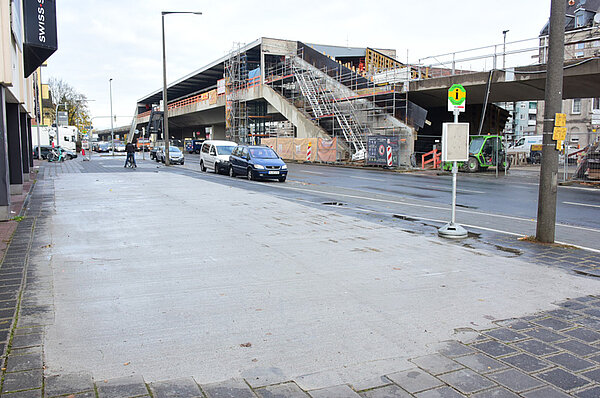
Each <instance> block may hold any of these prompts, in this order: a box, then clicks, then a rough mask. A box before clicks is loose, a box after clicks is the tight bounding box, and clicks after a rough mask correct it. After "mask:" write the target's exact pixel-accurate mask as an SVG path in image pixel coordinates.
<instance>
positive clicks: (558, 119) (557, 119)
mask: <svg viewBox="0 0 600 398" xmlns="http://www.w3.org/2000/svg"><path fill="white" fill-rule="evenodd" d="M554 125H555V126H556V127H565V126H566V125H567V115H566V114H565V113H556V114H555V115H554Z"/></svg>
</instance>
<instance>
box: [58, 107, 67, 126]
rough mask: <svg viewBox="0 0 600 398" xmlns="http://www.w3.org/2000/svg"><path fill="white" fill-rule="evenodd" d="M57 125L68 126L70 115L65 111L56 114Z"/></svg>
mask: <svg viewBox="0 0 600 398" xmlns="http://www.w3.org/2000/svg"><path fill="white" fill-rule="evenodd" d="M56 124H57V125H59V126H68V125H69V114H68V113H67V112H65V111H59V112H56Z"/></svg>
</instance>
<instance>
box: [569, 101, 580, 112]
mask: <svg viewBox="0 0 600 398" xmlns="http://www.w3.org/2000/svg"><path fill="white" fill-rule="evenodd" d="M571 113H572V114H573V115H579V114H580V113H581V98H575V99H574V100H573V103H572V104H571Z"/></svg>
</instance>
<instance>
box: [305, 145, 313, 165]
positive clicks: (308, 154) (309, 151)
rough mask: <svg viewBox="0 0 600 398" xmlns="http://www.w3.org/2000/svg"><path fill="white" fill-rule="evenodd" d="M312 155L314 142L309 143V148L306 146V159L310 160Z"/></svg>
mask: <svg viewBox="0 0 600 398" xmlns="http://www.w3.org/2000/svg"><path fill="white" fill-rule="evenodd" d="M311 157H312V143H310V142H309V143H308V148H306V161H307V162H310V159H311Z"/></svg>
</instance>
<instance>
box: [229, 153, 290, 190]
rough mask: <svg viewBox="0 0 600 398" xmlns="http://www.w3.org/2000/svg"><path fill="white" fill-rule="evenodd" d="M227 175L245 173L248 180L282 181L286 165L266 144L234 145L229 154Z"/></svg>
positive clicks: (232, 175)
mask: <svg viewBox="0 0 600 398" xmlns="http://www.w3.org/2000/svg"><path fill="white" fill-rule="evenodd" d="M229 163H230V164H231V167H230V168H229V175H230V176H231V177H235V176H236V175H245V176H246V177H248V179H249V180H257V179H261V178H265V179H277V180H279V181H280V182H284V181H285V179H286V177H287V172H288V170H287V165H286V164H285V162H284V161H283V160H281V158H280V157H279V155H277V154H276V153H275V151H274V150H272V149H271V148H269V147H266V146H248V145H239V146H236V147H235V148H234V150H233V152H232V153H231V156H229Z"/></svg>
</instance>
